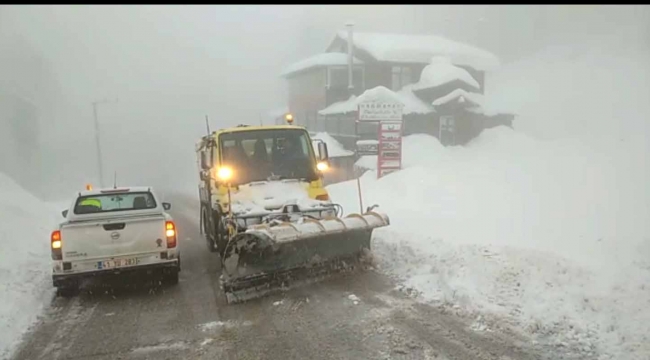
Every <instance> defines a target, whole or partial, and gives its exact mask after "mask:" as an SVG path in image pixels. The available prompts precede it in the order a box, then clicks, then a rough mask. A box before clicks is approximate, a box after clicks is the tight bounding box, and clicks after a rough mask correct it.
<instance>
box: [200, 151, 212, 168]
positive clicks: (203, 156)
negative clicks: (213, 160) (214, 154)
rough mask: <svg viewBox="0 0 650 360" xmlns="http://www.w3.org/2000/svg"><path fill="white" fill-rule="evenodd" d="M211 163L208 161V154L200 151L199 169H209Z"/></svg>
mask: <svg viewBox="0 0 650 360" xmlns="http://www.w3.org/2000/svg"><path fill="white" fill-rule="evenodd" d="M211 168H212V164H210V162H209V161H208V154H207V153H206V152H205V151H201V169H203V170H210V169H211Z"/></svg>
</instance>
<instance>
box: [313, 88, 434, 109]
mask: <svg viewBox="0 0 650 360" xmlns="http://www.w3.org/2000/svg"><path fill="white" fill-rule="evenodd" d="M412 87H413V86H412V85H407V86H404V87H403V88H402V90H400V91H398V92H394V91H391V90H389V89H387V88H386V87H383V86H377V87H375V88H372V89H368V90H366V91H364V93H363V94H361V95H360V96H359V97H355V96H354V95H353V96H351V97H350V99H348V100H346V101H339V102H336V103H334V104H332V105H330V106H328V107H326V108H325V109H323V110H321V111H319V112H318V113H319V114H321V115H333V114H345V113H349V112H355V111H357V110H358V106H359V103H361V102H364V101H368V100H370V99H372V100H375V101H376V100H381V99H383V100H384V101H386V102H390V101H397V102H400V103H402V104H404V110H403V114H404V115H409V114H429V113H432V112H434V109H433V107H432V106H431V105H429V104H427V103H425V102H424V101H422V100H420V98H418V97H417V96H415V94H413V91H412Z"/></svg>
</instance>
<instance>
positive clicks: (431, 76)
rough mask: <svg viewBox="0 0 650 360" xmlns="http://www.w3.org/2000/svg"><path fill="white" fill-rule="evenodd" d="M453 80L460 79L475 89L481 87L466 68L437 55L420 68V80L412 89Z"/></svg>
mask: <svg viewBox="0 0 650 360" xmlns="http://www.w3.org/2000/svg"><path fill="white" fill-rule="evenodd" d="M455 80H460V81H462V82H464V83H465V84H467V85H469V86H471V87H473V88H474V89H476V90H480V89H481V85H479V83H478V81H476V79H474V78H473V77H472V75H471V74H470V73H469V72H468V71H467V70H465V69H463V68H460V67H458V66H454V65H453V64H452V63H451V59H449V58H446V57H442V56H437V57H434V58H433V59H431V63H430V64H429V65H427V66H425V67H424V69H422V73H421V74H420V81H418V82H417V83H416V84H415V86H414V90H421V89H428V88H433V87H438V86H440V85H444V84H447V83H450V82H452V81H455Z"/></svg>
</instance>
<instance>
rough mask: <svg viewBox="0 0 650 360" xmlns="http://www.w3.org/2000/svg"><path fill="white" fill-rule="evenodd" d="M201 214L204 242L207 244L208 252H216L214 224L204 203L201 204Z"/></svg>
mask: <svg viewBox="0 0 650 360" xmlns="http://www.w3.org/2000/svg"><path fill="white" fill-rule="evenodd" d="M201 216H202V221H201V222H202V223H203V234H204V235H205V242H206V244H207V246H208V250H209V251H210V252H217V251H218V248H217V244H216V243H215V241H214V239H215V238H216V236H217V234H216V233H217V231H216V229H215V227H216V226H215V224H214V221H213V220H212V219H213V217H211V216H210V209H209V208H208V207H207V206H206V205H205V204H201Z"/></svg>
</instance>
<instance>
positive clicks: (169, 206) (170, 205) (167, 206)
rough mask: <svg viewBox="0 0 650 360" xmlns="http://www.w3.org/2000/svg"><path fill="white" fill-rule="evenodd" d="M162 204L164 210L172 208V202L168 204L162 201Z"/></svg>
mask: <svg viewBox="0 0 650 360" xmlns="http://www.w3.org/2000/svg"><path fill="white" fill-rule="evenodd" d="M162 205H163V209H165V210H169V209H171V208H172V204H170V203H168V202H164V203H162Z"/></svg>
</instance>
